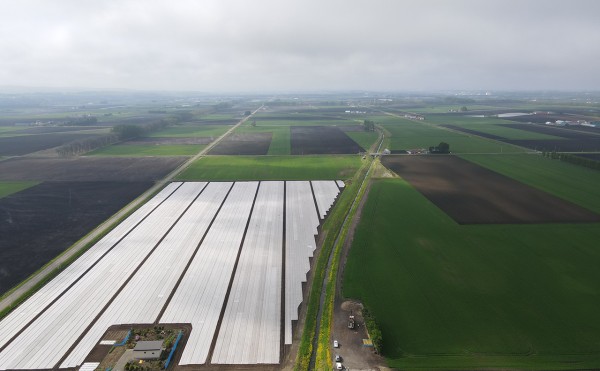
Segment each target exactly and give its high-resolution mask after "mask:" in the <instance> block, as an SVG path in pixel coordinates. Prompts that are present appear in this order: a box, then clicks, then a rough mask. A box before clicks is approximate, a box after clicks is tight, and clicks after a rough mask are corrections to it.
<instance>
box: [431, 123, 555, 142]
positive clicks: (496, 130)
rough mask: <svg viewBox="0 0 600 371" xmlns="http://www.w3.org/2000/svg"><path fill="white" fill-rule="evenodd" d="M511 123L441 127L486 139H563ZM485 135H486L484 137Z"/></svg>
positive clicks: (446, 125) (443, 125)
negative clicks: (520, 127) (527, 129)
mask: <svg viewBox="0 0 600 371" xmlns="http://www.w3.org/2000/svg"><path fill="white" fill-rule="evenodd" d="M509 122H510V121H509ZM509 122H505V123H503V124H493V123H490V124H487V123H486V124H460V125H457V124H455V123H452V124H442V125H440V126H442V127H446V128H452V129H454V130H462V131H464V132H465V133H473V134H476V135H480V136H483V137H486V138H492V139H496V138H502V139H525V140H544V139H553V140H556V139H561V138H560V136H556V135H550V134H545V133H537V132H533V131H525V130H520V129H519V128H515V127H512V126H510V125H511V124H510V123H509ZM482 134H485V135H482Z"/></svg>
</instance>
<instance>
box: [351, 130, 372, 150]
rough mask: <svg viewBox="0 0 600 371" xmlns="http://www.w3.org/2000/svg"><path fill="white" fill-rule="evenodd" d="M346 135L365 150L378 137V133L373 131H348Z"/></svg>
mask: <svg viewBox="0 0 600 371" xmlns="http://www.w3.org/2000/svg"><path fill="white" fill-rule="evenodd" d="M346 135H348V136H349V137H350V138H352V140H353V141H355V142H356V143H358V144H359V145H360V146H361V147H363V148H364V149H365V151H368V150H369V148H370V147H371V146H372V145H373V143H375V142H376V141H377V138H379V134H378V133H377V132H373V131H348V132H346Z"/></svg>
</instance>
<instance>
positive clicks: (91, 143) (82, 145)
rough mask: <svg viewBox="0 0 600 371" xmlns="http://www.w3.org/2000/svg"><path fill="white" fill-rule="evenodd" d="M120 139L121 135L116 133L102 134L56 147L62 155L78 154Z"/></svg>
mask: <svg viewBox="0 0 600 371" xmlns="http://www.w3.org/2000/svg"><path fill="white" fill-rule="evenodd" d="M118 141H119V137H118V136H117V135H114V134H109V135H102V136H100V137H95V138H86V139H80V140H76V141H74V142H71V143H67V144H64V145H62V146H60V147H58V148H57V149H56V152H57V153H58V154H59V155H60V156H65V157H66V156H77V155H80V154H82V153H86V152H89V151H93V150H94V149H96V148H100V147H104V146H108V145H110V144H113V143H116V142H118Z"/></svg>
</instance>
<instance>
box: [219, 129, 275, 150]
mask: <svg viewBox="0 0 600 371" xmlns="http://www.w3.org/2000/svg"><path fill="white" fill-rule="evenodd" d="M272 136H273V134H272V133H243V134H235V133H234V134H231V135H229V136H228V137H227V138H225V139H224V140H222V141H221V142H220V143H219V144H217V145H216V146H215V148H213V149H212V150H211V151H210V154H211V155H266V154H267V153H268V152H269V146H270V145H271V138H272Z"/></svg>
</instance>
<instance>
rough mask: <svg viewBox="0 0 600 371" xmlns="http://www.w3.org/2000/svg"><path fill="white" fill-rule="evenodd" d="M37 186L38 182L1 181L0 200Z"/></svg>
mask: <svg viewBox="0 0 600 371" xmlns="http://www.w3.org/2000/svg"><path fill="white" fill-rule="evenodd" d="M37 184H39V182H35V181H22V182H18V181H14V182H2V181H0V198H2V197H6V196H8V195H11V194H13V193H17V192H20V191H22V190H24V189H27V188H30V187H33V186H35V185H37Z"/></svg>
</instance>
